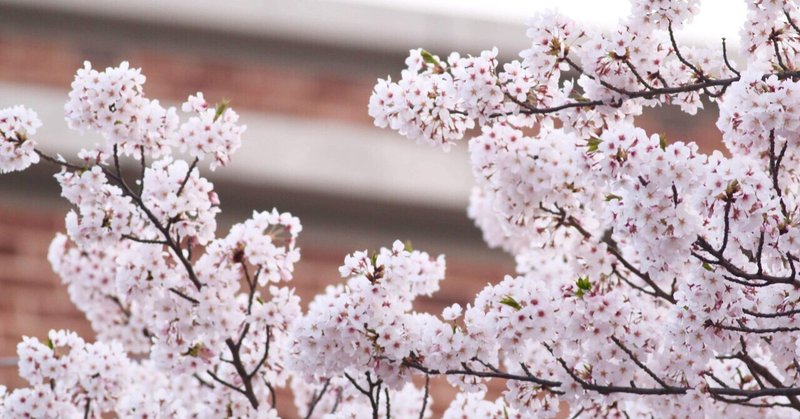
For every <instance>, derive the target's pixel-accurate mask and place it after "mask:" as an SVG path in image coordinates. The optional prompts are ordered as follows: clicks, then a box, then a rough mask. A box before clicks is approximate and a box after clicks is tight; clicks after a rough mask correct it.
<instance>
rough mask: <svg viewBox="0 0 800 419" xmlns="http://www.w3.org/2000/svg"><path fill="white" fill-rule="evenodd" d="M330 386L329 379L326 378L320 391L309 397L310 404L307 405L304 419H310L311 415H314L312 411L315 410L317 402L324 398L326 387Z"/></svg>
mask: <svg viewBox="0 0 800 419" xmlns="http://www.w3.org/2000/svg"><path fill="white" fill-rule="evenodd" d="M330 384H331V379H330V378H328V379H327V380H325V385H323V386H322V389H321V390H320V391H319V393H317V392H316V391H315V392H314V394H313V395H312V397H311V403H309V405H308V413H306V416H305V419H311V415H312V414H313V413H314V409H316V408H317V404H319V401H320V400H322V397H323V396H325V392H327V391H328V386H329V385H330Z"/></svg>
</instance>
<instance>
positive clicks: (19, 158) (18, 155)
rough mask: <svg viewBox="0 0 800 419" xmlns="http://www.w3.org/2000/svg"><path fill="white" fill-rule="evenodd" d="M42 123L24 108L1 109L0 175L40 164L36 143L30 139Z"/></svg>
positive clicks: (33, 113)
mask: <svg viewBox="0 0 800 419" xmlns="http://www.w3.org/2000/svg"><path fill="white" fill-rule="evenodd" d="M40 126H42V122H41V121H40V120H39V117H38V116H37V115H36V112H34V111H32V110H30V109H28V108H25V107H23V106H14V107H12V108H6V109H0V173H7V172H15V171H20V170H25V169H27V168H28V167H29V166H30V165H32V164H36V163H38V162H39V155H38V154H36V142H35V141H34V140H33V139H32V138H30V137H31V136H32V135H34V134H36V130H37V129H38V128H39V127H40Z"/></svg>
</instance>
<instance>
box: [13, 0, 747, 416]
mask: <svg viewBox="0 0 800 419" xmlns="http://www.w3.org/2000/svg"><path fill="white" fill-rule="evenodd" d="M455 3H456V2H441V1H439V2H436V1H433V2H421V1H411V2H401V1H392V0H360V1H356V0H351V1H310V0H295V1H278V0H232V1H225V2H220V1H216V2H214V1H208V0H199V1H198V0H171V1H163V0H159V1H157V0H139V1H116V0H115V1H103V0H0V107H6V106H10V105H15V104H25V105H27V106H29V107H32V108H33V109H35V110H36V111H37V112H38V113H39V116H40V118H41V119H42V121H43V122H44V124H45V125H44V127H43V129H42V130H41V131H40V133H39V135H37V141H39V142H40V143H41V144H42V147H43V148H44V149H46V150H48V151H50V152H51V153H61V154H63V155H65V156H73V155H74V153H75V152H76V151H77V150H79V149H80V148H81V147H87V146H90V145H91V144H93V143H94V141H96V138H94V137H91V136H88V135H87V136H81V135H80V134H78V133H76V132H73V131H69V130H68V129H67V127H66V123H65V122H64V120H63V104H64V103H65V101H66V98H67V92H68V91H69V84H70V82H71V80H72V78H73V74H74V72H75V70H76V69H77V68H79V67H81V66H82V63H83V61H84V60H89V61H91V62H92V64H93V66H94V67H95V68H104V67H106V66H116V65H118V64H119V63H120V62H121V61H123V60H127V61H129V62H130V63H131V66H133V67H141V68H142V70H143V73H144V74H145V75H146V76H147V83H146V85H145V93H146V95H147V96H148V97H150V98H158V99H160V100H161V101H162V103H165V104H167V105H179V104H180V103H181V102H182V101H183V100H185V98H186V97H187V96H188V95H189V94H193V93H195V92H197V91H202V92H204V93H205V97H206V99H207V100H208V101H209V102H210V103H214V102H217V101H220V100H222V99H229V100H230V101H231V104H232V106H233V108H234V109H236V110H237V111H238V112H240V114H241V116H242V121H243V123H245V124H246V125H247V126H248V130H247V132H246V134H245V137H244V141H243V147H242V149H241V150H240V151H239V152H238V153H237V154H236V155H235V156H234V161H233V163H232V164H231V165H230V166H229V167H226V168H224V169H220V170H218V171H217V172H214V173H208V172H206V174H207V175H209V177H210V178H211V180H212V181H213V182H214V184H215V189H216V190H217V192H218V193H219V195H220V199H221V202H222V210H223V212H222V218H221V223H220V227H219V229H218V233H219V234H224V232H225V231H227V229H228V227H229V226H230V225H231V224H233V223H235V222H238V221H240V220H243V219H245V218H247V217H249V216H250V214H251V212H252V211H253V210H266V209H271V208H273V207H277V208H278V209H279V210H281V211H290V212H292V213H293V214H295V215H297V216H299V217H300V219H301V220H302V222H303V225H304V231H303V233H302V234H301V236H300V242H299V243H300V247H301V248H302V255H303V258H302V260H301V262H300V263H299V265H298V266H297V272H296V277H295V280H294V282H293V285H294V286H295V287H297V289H298V293H299V294H300V295H301V296H302V297H303V299H304V301H305V302H307V301H308V300H309V299H310V298H311V297H312V296H313V295H314V294H316V293H318V292H320V291H321V290H322V289H323V288H324V286H325V285H326V284H330V283H334V282H337V281H340V279H339V276H338V272H337V267H338V266H339V265H340V263H341V261H342V260H343V257H344V255H345V254H347V253H350V252H352V251H353V250H364V249H376V248H377V247H379V246H385V245H390V244H391V242H392V241H393V240H394V239H396V238H397V239H401V240H410V241H411V242H412V243H413V245H414V247H415V248H418V249H422V250H426V251H428V252H430V253H432V254H439V253H445V254H446V255H447V280H445V281H444V282H443V283H442V291H440V292H439V293H438V294H436V295H435V296H434V297H433V298H431V299H427V300H424V301H421V302H420V303H419V304H418V308H419V309H422V310H432V311H435V312H437V313H438V312H439V311H440V310H441V308H443V307H444V306H446V305H449V304H452V303H454V302H458V303H461V304H462V305H465V304H466V303H468V302H469V301H471V299H472V298H473V297H474V295H475V293H476V292H477V291H478V290H479V289H481V288H482V287H483V286H484V285H485V284H486V283H489V282H496V281H499V280H500V279H502V276H503V275H504V274H512V273H513V260H512V259H511V258H510V257H509V256H507V255H504V254H502V253H500V252H498V251H492V250H489V249H487V247H486V246H485V245H484V244H483V242H482V240H481V235H480V232H479V231H478V230H477V229H476V228H475V227H474V226H473V224H472V222H471V221H470V220H469V219H468V218H467V216H466V205H467V200H468V196H469V190H470V187H471V185H472V183H473V179H472V175H471V173H470V169H469V162H468V156H467V154H466V143H465V142H464V143H462V144H460V145H459V146H458V147H455V149H454V150H453V151H451V152H450V153H442V152H440V151H437V150H433V149H430V148H428V147H426V146H418V145H415V144H413V143H412V142H410V141H408V140H405V139H403V138H401V137H400V136H399V135H397V134H395V133H393V132H391V131H388V130H381V129H378V128H375V127H374V126H373V124H372V120H371V119H370V118H369V116H368V115H367V102H368V100H369V96H370V93H371V90H372V86H373V85H374V84H375V81H376V80H377V78H385V77H386V76H387V75H392V76H393V77H397V76H399V73H400V70H401V69H402V67H403V61H404V58H405V56H406V55H407V52H408V50H409V49H411V48H417V47H424V48H426V49H428V50H430V51H432V52H434V53H437V54H440V55H446V54H447V53H448V52H449V51H453V50H458V51H460V52H461V53H462V54H469V53H472V54H477V53H479V52H480V51H481V50H482V49H489V48H491V47H492V46H497V47H498V48H499V49H500V52H501V59H502V61H507V60H511V59H514V58H515V57H516V54H517V53H518V52H519V51H520V50H521V49H524V48H526V47H527V43H528V41H527V38H526V37H525V25H524V23H525V21H526V18H527V16H529V15H532V14H533V13H534V11H535V10H536V9H540V8H541V7H542V6H543V5H548V4H550V3H555V2H546V1H545V2H542V4H539V5H532V4H531V3H536V2H519V1H508V3H507V5H506V6H507V7H504V4H505V3H504V2H503V1H499V2H491V4H492V6H491V7H487V6H486V5H487V4H488V3H487V2H480V3H482V4H483V6H480V5H479V4H478V3H476V2H474V1H465V2H459V4H461V6H454V8H448V7H443V6H446V5H447V4H450V5H454V4H455ZM575 3H581V2H572V3H571V4H573V6H571V7H572V9H573V10H574V11H575V13H578V14H581V13H582V14H583V15H585V16H588V19H589V20H591V19H590V18H592V17H593V18H595V20H597V18H598V17H602V18H605V19H604V21H605V23H607V24H614V23H616V20H617V19H618V18H619V17H622V16H624V15H625V14H626V10H625V8H624V4H625V2H622V3H621V4H623V7H622V8H621V9H620V8H619V7H618V6H613V7H612V6H611V5H610V4H611V3H613V4H618V3H620V2H610V3H609V5H606V10H605V11H604V12H603V13H601V14H599V15H598V14H596V13H592V7H589V8H588V9H587V8H586V7H580V5H578V6H577V7H576V6H574V4H575ZM582 3H584V5H586V4H587V3H595V2H582ZM598 3H601V2H598ZM603 4H605V3H604V2H603ZM476 5H477V6H476ZM593 7H594V6H593ZM615 7H616V9H615ZM594 9H596V7H594ZM721 30H722V29H721ZM734 35H735V34H734ZM690 36H693V35H690ZM731 36H733V35H731ZM714 118H715V114H714V112H706V113H704V114H703V115H701V117H700V118H694V119H688V118H686V117H684V116H682V115H681V114H679V113H677V112H675V111H674V110H670V112H667V113H659V118H658V119H654V118H645V122H644V123H643V124H642V125H644V126H645V127H647V128H649V129H650V130H651V131H653V132H665V133H667V134H668V135H669V138H670V139H686V138H691V139H699V138H702V139H704V141H706V142H708V143H713V142H715V141H716V136H718V133H717V132H716V131H715V130H714V129H713V123H714ZM54 172H55V168H54V167H52V166H49V165H47V164H39V165H38V166H36V167H34V168H32V169H30V170H27V171H25V172H23V173H17V174H9V175H3V176H0V358H6V357H13V356H14V355H15V346H16V344H17V342H19V341H20V338H21V336H22V335H32V336H39V337H42V336H45V335H46V333H47V331H48V330H49V329H52V328H55V329H59V328H68V329H72V330H75V331H77V332H79V333H80V334H81V335H82V336H84V337H86V338H88V339H91V338H92V332H91V329H90V328H89V327H88V323H87V322H86V321H85V320H84V318H83V316H82V314H81V313H80V312H78V311H77V310H76V309H75V308H74V307H73V305H72V303H71V302H70V301H69V297H68V295H67V293H66V289H65V288H64V287H63V286H62V285H61V284H60V281H59V279H58V278H57V277H55V275H53V273H52V271H51V269H50V266H49V264H48V263H47V261H46V258H45V255H46V250H47V246H48V244H49V242H50V240H51V239H52V237H53V235H54V233H55V232H56V231H62V230H63V228H64V226H63V215H64V213H65V212H66V210H67V205H66V202H65V201H64V200H62V199H60V198H59V189H58V187H57V184H56V182H55V181H54V179H53V178H52V177H51V175H52V174H53V173H54ZM16 374H17V373H16V368H15V367H13V366H5V367H3V366H0V383H1V384H6V385H9V386H10V387H14V386H17V385H20V384H21V382H20V381H19V379H18V378H17V377H16ZM448 394H449V393H448V392H447V390H446V389H443V388H442V386H437V390H436V391H435V392H434V400H435V402H434V403H435V404H434V407H435V408H436V411H437V412H441V409H443V408H444V407H446V406H447V403H448V401H447V397H448ZM279 403H281V404H283V405H284V406H285V405H290V404H291V402H290V400H288V398H283V400H281V401H279Z"/></svg>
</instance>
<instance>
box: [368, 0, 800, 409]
mask: <svg viewBox="0 0 800 419" xmlns="http://www.w3.org/2000/svg"><path fill="white" fill-rule="evenodd" d="M699 7H700V2H698V1H670V2H667V1H653V0H635V1H632V7H631V15H630V16H629V17H628V18H626V19H623V20H622V21H621V22H620V23H619V26H618V27H617V28H616V29H612V30H610V31H598V30H596V29H593V28H590V27H586V26H584V25H579V24H577V23H576V22H573V21H571V20H570V19H569V18H567V17H565V16H561V15H558V14H557V13H554V12H547V13H542V14H539V15H537V16H535V17H534V18H533V19H531V20H530V22H529V29H528V32H527V35H528V37H529V38H530V41H531V44H530V45H531V46H530V48H528V49H526V50H524V51H522V52H520V54H519V55H520V58H521V60H520V61H511V62H508V63H505V64H502V63H501V62H500V60H499V58H498V57H499V55H498V54H499V52H498V51H497V50H496V49H492V50H488V51H484V52H482V53H481V54H479V55H477V56H475V57H466V58H463V57H461V56H460V55H458V54H455V53H453V54H450V55H449V56H448V58H447V59H446V60H442V59H440V58H439V57H438V56H436V55H435V54H432V53H429V52H427V51H425V50H413V51H411V53H410V56H409V59H408V60H407V61H406V64H407V68H406V69H405V70H403V72H402V74H401V78H400V79H399V80H398V81H392V80H390V79H387V80H380V81H379V82H378V84H377V85H376V86H375V90H374V92H373V95H372V97H371V100H370V105H369V113H370V115H371V116H373V118H374V119H375V124H376V125H377V126H379V127H387V126H388V127H390V128H392V129H394V130H396V131H398V132H399V133H400V134H401V135H404V136H406V137H408V138H410V139H413V140H415V141H417V142H421V143H427V144H431V145H435V146H440V147H442V148H444V149H447V148H449V147H452V146H453V144H456V143H457V142H458V141H460V140H461V139H462V138H463V137H465V136H467V135H470V134H474V135H473V136H472V138H470V139H469V146H468V148H469V153H470V157H471V163H472V168H473V173H474V176H475V179H476V183H477V184H476V187H475V189H474V190H473V193H472V196H471V202H470V206H469V209H468V213H469V216H470V217H471V218H473V219H474V220H475V223H476V225H477V226H478V227H479V228H480V229H481V230H482V232H483V234H484V239H485V240H486V241H487V243H488V244H489V245H490V246H493V247H500V248H502V249H504V250H506V251H507V252H509V253H511V254H512V255H513V256H515V258H516V261H517V271H518V274H519V276H517V277H510V276H509V277H507V278H506V279H504V280H503V281H502V282H500V283H498V284H495V285H489V286H488V287H487V288H486V289H484V290H483V291H482V292H481V293H480V294H478V296H477V297H476V299H475V301H474V303H472V304H470V305H468V306H467V307H466V309H465V310H463V314H462V313H461V311H460V310H461V309H460V307H458V309H456V308H452V309H448V310H447V311H446V313H443V317H442V318H441V319H442V320H443V321H445V322H453V321H454V320H455V322H453V323H452V325H453V326H452V329H450V330H452V333H450V334H448V333H447V332H446V330H442V331H441V333H442V336H449V337H448V339H450V341H453V340H454V339H461V337H459V338H454V337H452V336H455V335H459V336H463V339H465V340H466V341H467V342H464V343H461V342H460V343H459V344H458V345H455V346H450V347H449V348H448V347H447V346H446V345H439V346H438V347H425V346H424V339H420V340H419V346H418V348H416V349H414V351H413V352H412V353H411V355H410V356H406V357H405V358H402V359H398V358H395V359H394V361H395V362H396V363H398V364H400V365H404V366H405V367H406V368H408V369H410V370H412V371H414V372H415V373H417V374H419V373H423V374H444V375H447V377H448V379H449V380H450V382H451V383H452V384H454V385H456V386H458V387H459V388H460V389H461V390H462V391H464V392H465V393H462V395H460V396H459V399H458V403H460V406H469V407H462V409H467V410H472V409H474V410H478V409H486V412H490V411H492V409H494V410H493V411H494V412H498V411H501V410H502V409H501V408H503V409H505V408H507V409H509V410H508V412H514V413H508V414H521V415H523V416H531V415H536V416H537V417H545V416H552V415H555V414H556V412H558V411H559V410H560V409H564V407H563V405H564V403H565V402H566V404H568V405H569V410H570V411H571V412H572V414H575V415H580V414H587V415H591V416H602V417H605V416H610V415H614V416H617V415H619V416H630V417H633V416H653V415H654V416H656V417H670V416H672V417H696V416H703V415H705V416H706V417H719V416H723V415H733V416H752V415H761V416H767V415H769V416H771V417H791V416H792V415H793V414H795V415H796V412H791V410H800V398H798V395H800V390H798V387H800V374H799V373H798V370H800V363H798V356H800V352H798V349H797V348H798V344H800V339H798V336H800V335H798V332H800V327H798V326H797V316H798V315H799V314H800V307H798V306H797V305H798V303H799V302H800V294H798V292H797V287H798V284H800V278H798V275H797V268H796V265H797V264H798V263H799V262H800V259H799V258H798V253H800V250H798V249H796V246H797V243H798V242H797V237H798V233H797V228H798V226H800V221H799V220H798V216H797V213H798V198H797V196H798V192H800V179H798V176H797V171H796V170H795V169H794V168H795V167H796V166H797V164H798V163H799V162H800V161H799V160H798V159H799V158H798V155H800V153H798V149H797V141H796V138H797V136H798V135H799V134H800V132H798V127H797V123H796V122H795V121H796V119H797V115H796V113H797V111H798V110H799V109H800V106H798V103H796V102H797V100H798V99H797V97H798V94H797V92H796V90H797V87H796V85H797V83H798V80H800V72H798V71H797V70H796V65H797V62H798V57H797V51H798V47H800V26H798V21H799V20H798V19H800V17H798V9H797V5H796V4H795V2H792V1H774V2H765V1H749V2H748V10H749V13H748V20H747V22H745V23H744V25H743V27H744V29H743V30H742V32H741V35H742V37H741V42H740V45H741V51H740V54H739V57H740V58H741V59H740V60H739V61H738V62H736V63H734V60H733V59H732V58H731V57H729V54H728V49H727V45H726V44H725V41H724V40H723V41H722V42H721V43H720V44H719V45H717V46H714V47H710V48H701V47H687V46H681V45H679V44H678V42H677V41H676V36H675V34H676V32H677V31H678V30H680V29H681V28H682V27H684V26H685V25H686V23H688V22H690V21H691V19H692V17H693V15H694V14H696V13H697V11H698V10H699ZM709 102H712V103H714V104H715V109H716V108H718V109H719V117H718V119H717V127H718V128H719V130H720V131H721V133H722V137H723V140H724V141H723V146H724V149H720V150H714V151H712V152H710V153H704V152H701V151H700V148H699V147H698V146H697V144H695V143H693V142H690V141H684V139H672V138H669V133H668V132H666V133H647V132H646V131H645V130H643V129H641V128H639V127H637V119H638V118H639V117H640V116H641V114H642V112H643V110H644V108H647V107H652V108H655V107H663V106H669V105H673V106H675V107H676V108H677V109H679V110H680V111H682V112H684V113H687V114H689V115H694V114H696V113H697V112H699V111H701V110H703V109H704V106H708V103H709ZM704 112H709V111H708V110H705V111H704ZM454 121H456V122H458V124H455V123H454ZM437 124H438V125H437ZM473 126H477V127H479V129H477V130H474V131H470V128H472V127H473ZM443 133H445V134H446V135H445V134H443ZM462 315H463V320H458V319H460V318H461V316H462ZM439 321H441V320H435V321H428V322H427V323H426V328H435V327H436V324H437V323H436V322H439ZM469 341H471V342H469ZM451 345H452V344H451ZM441 348H446V349H444V354H446V355H445V356H446V357H449V358H450V359H452V360H453V362H449V363H448V362H443V361H442V356H443V354H442V353H440V352H438V351H439V349H441ZM457 348H458V349H457ZM401 371H402V369H401ZM465 377H467V378H465ZM489 380H503V381H505V382H506V390H505V392H504V393H503V398H502V400H501V401H499V402H497V403H499V404H493V403H495V402H492V401H488V400H483V395H484V394H485V393H483V392H484V390H485V388H486V387H485V386H486V384H487V383H488V382H489ZM451 409H456V405H455V404H454V405H453V406H451ZM453 411H455V412H462V411H463V410H453ZM491 414H492V413H485V416H491ZM467 416H468V415H467Z"/></svg>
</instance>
